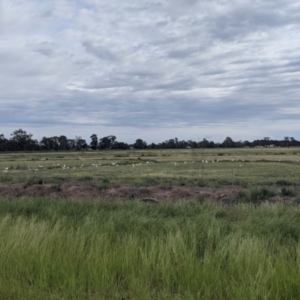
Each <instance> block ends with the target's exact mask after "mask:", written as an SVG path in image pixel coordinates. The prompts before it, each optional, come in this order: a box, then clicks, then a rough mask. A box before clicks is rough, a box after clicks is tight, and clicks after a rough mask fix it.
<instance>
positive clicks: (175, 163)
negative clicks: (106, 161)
mask: <svg viewBox="0 0 300 300" xmlns="http://www.w3.org/2000/svg"><path fill="white" fill-rule="evenodd" d="M239 161H240V162H244V161H245V160H244V159H241V160H239V159H232V160H231V162H239ZM276 161H278V162H281V159H277V160H276ZM218 162H222V160H219V159H217V160H201V163H205V164H208V163H213V164H214V163H218ZM191 163H192V164H194V163H195V161H192V162H191ZM297 163H299V160H297ZM145 164H146V165H147V164H151V162H148V161H147V162H146V163H145ZM179 164H180V163H177V162H176V161H175V162H174V166H177V165H179ZM183 164H184V165H186V164H188V162H187V161H184V162H183ZM141 165H142V163H136V164H132V167H133V168H135V167H137V166H141ZM56 166H57V167H60V164H57V165H56ZM91 166H92V167H94V168H98V167H100V166H102V164H99V163H92V164H91ZM106 166H107V165H106ZM111 166H112V167H118V166H119V165H118V163H116V162H112V163H111ZM239 166H240V167H241V166H242V165H239ZM83 167H84V164H82V165H81V166H80V167H79V168H83ZM46 169H47V168H46V167H44V166H42V165H38V167H34V168H33V167H30V166H28V170H29V171H36V172H37V171H39V170H46ZM62 169H63V170H69V169H73V170H76V167H70V166H67V165H63V166H62ZM8 170H9V168H8V167H6V168H4V169H3V172H5V173H7V172H8Z"/></svg>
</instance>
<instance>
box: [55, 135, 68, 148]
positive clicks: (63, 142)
mask: <svg viewBox="0 0 300 300" xmlns="http://www.w3.org/2000/svg"><path fill="white" fill-rule="evenodd" d="M58 141H59V150H69V149H70V147H69V144H68V138H67V137H66V136H65V135H61V136H60V137H59V138H58Z"/></svg>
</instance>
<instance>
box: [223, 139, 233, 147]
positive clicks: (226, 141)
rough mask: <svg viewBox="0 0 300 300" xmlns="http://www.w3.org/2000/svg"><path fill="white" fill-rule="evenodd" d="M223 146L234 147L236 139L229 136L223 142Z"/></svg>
mask: <svg viewBox="0 0 300 300" xmlns="http://www.w3.org/2000/svg"><path fill="white" fill-rule="evenodd" d="M222 146H223V147H225V148H232V147H234V141H233V140H232V138H231V137H227V138H226V139H225V140H224V142H223V143H222Z"/></svg>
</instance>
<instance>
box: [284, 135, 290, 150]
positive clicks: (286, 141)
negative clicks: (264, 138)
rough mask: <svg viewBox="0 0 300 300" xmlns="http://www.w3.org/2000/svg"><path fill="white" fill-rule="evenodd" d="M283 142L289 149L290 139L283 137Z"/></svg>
mask: <svg viewBox="0 0 300 300" xmlns="http://www.w3.org/2000/svg"><path fill="white" fill-rule="evenodd" d="M284 141H285V144H286V146H287V147H288V148H289V147H290V137H289V136H285V137H284Z"/></svg>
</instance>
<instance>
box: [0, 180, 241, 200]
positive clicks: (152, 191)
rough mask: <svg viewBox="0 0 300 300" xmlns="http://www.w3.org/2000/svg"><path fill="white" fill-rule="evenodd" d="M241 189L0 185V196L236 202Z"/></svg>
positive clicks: (69, 184)
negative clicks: (228, 200)
mask: <svg viewBox="0 0 300 300" xmlns="http://www.w3.org/2000/svg"><path fill="white" fill-rule="evenodd" d="M239 190H240V189H235V188H209V187H189V188H187V187H173V188H165V187H159V186H155V187H134V186H125V185H124V186H117V187H109V188H107V187H106V188H105V187H103V186H102V187H101V186H100V187H97V186H93V185H89V184H86V183H64V184H61V185H57V184H35V185H31V186H26V185H24V184H21V183H20V184H12V185H8V184H3V183H0V196H2V197H5V198H9V199H14V198H19V197H37V196H38V197H47V198H77V199H95V198H103V199H121V200H122V199H123V200H126V199H141V200H143V199H153V200H154V201H158V202H159V201H164V200H171V201H178V200H183V199H198V200H201V199H204V198H205V199H211V200H215V201H217V200H220V199H221V200H222V201H224V200H226V199H235V198H236V196H237V194H238V192H239Z"/></svg>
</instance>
